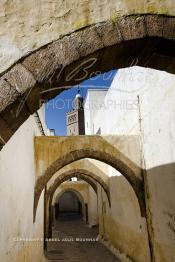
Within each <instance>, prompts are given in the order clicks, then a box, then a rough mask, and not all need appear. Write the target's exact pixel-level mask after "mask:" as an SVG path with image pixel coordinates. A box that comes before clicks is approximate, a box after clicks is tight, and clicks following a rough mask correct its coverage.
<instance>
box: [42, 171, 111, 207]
mask: <svg viewBox="0 0 175 262" xmlns="http://www.w3.org/2000/svg"><path fill="white" fill-rule="evenodd" d="M71 177H77V178H80V179H82V180H84V181H86V182H87V183H89V184H90V185H91V186H92V188H93V189H94V191H95V192H97V187H96V184H95V183H94V182H96V183H98V184H100V186H101V187H102V188H103V190H104V192H105V193H106V195H107V199H108V202H109V206H110V205H111V201H110V192H109V187H108V185H107V184H106V183H105V182H104V181H103V180H102V179H101V178H99V177H98V176H96V175H95V174H93V173H92V172H89V171H88V170H84V169H72V170H69V171H66V172H64V173H62V174H61V175H59V176H58V177H57V178H56V179H55V181H54V182H53V184H52V186H50V187H49V188H48V190H47V196H48V199H50V201H51V202H52V198H53V194H54V192H55V190H56V189H57V187H59V186H60V185H61V184H62V183H63V182H65V181H66V180H68V179H69V178H71Z"/></svg>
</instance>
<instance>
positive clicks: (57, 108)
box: [45, 70, 116, 136]
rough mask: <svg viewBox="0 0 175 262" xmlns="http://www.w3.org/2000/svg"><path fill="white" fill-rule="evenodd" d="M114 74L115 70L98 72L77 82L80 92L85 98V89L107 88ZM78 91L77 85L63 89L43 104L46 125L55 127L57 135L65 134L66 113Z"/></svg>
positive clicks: (69, 109)
mask: <svg viewBox="0 0 175 262" xmlns="http://www.w3.org/2000/svg"><path fill="white" fill-rule="evenodd" d="M115 74H116V70H112V71H110V72H107V73H104V74H100V75H98V76H96V77H93V78H90V79H88V80H85V81H83V82H82V83H81V84H79V88H80V94H81V95H82V96H83V97H84V98H85V96H86V93H87V90H88V89H92V88H99V89H100V88H109V87H110V85H111V83H112V80H113V78H114V76H115ZM77 92H78V87H77V86H73V87H72V88H71V89H68V90H65V91H63V92H62V93H61V94H59V95H58V96H56V97H55V98H54V99H52V100H50V101H49V102H48V103H46V105H45V120H46V125H47V127H48V128H50V129H55V132H56V135H57V136H64V135H66V113H67V112H68V111H71V110H72V102H73V100H74V97H75V95H76V94H77Z"/></svg>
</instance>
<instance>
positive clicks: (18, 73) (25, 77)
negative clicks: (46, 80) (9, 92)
mask: <svg viewBox="0 0 175 262" xmlns="http://www.w3.org/2000/svg"><path fill="white" fill-rule="evenodd" d="M3 78H4V79H6V81H7V82H8V83H9V84H10V86H12V87H14V89H16V90H17V92H18V93H20V94H24V93H25V92H26V91H27V90H29V89H30V88H33V87H34V86H35V84H36V80H35V79H34V77H33V75H32V74H31V73H30V72H29V71H28V70H27V69H26V68H25V67H24V66H23V65H22V64H20V63H19V64H16V65H15V66H14V67H13V68H12V69H10V70H9V71H8V72H7V73H6V74H5V75H4V76H3Z"/></svg>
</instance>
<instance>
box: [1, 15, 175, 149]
mask: <svg viewBox="0 0 175 262" xmlns="http://www.w3.org/2000/svg"><path fill="white" fill-rule="evenodd" d="M78 29H80V28H78ZM174 31H175V18H174V17H172V16H164V15H151V14H135V15H132V14H131V15H128V16H121V17H120V16H119V17H117V18H115V19H113V20H111V19H107V20H105V21H101V23H95V24H91V25H89V26H86V27H85V28H83V27H81V30H78V31H76V30H75V31H74V32H71V33H69V34H68V35H64V34H63V36H62V37H60V38H59V39H58V40H56V41H54V42H51V43H48V44H47V45H45V46H42V47H41V48H40V49H39V50H37V51H34V52H33V53H31V54H29V55H28V56H26V57H22V58H21V59H20V60H19V61H17V62H16V63H15V64H14V65H12V66H11V67H10V68H9V69H7V70H6V71H5V72H3V73H1V77H0V141H1V147H2V146H3V145H4V144H5V143H6V142H7V141H8V140H9V139H10V137H11V136H12V135H13V134H14V132H15V131H16V130H17V129H18V127H19V126H20V125H21V124H22V123H23V122H24V121H25V120H26V119H27V118H28V117H29V116H30V114H33V113H34V112H35V111H36V110H37V109H38V108H39V107H40V106H41V104H42V103H43V102H44V101H45V99H50V98H52V97H54V96H55V95H57V94H59V93H60V92H61V91H62V90H63V88H64V87H65V86H69V87H70V85H74V84H78V83H79V82H81V81H82V80H84V79H86V78H88V77H90V76H91V74H92V73H94V72H96V71H98V72H105V71H108V70H111V69H113V68H122V67H128V66H132V65H139V66H144V67H150V68H155V69H158V70H164V71H167V72H170V73H174V72H175V69H174V68H175V67H174V64H175V58H174V57H175V53H174V50H175V42H174V40H175V34H174Z"/></svg>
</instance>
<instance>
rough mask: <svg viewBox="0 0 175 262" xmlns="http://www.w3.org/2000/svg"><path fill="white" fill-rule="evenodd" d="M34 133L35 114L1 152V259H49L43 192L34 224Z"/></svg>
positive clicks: (7, 260)
mask: <svg viewBox="0 0 175 262" xmlns="http://www.w3.org/2000/svg"><path fill="white" fill-rule="evenodd" d="M34 135H40V132H39V129H38V127H37V125H36V122H35V121H34V117H33V116H31V117H30V118H29V119H28V120H27V121H26V122H25V123H24V124H23V125H22V126H21V127H20V129H19V130H18V131H17V132H16V133H15V135H14V136H13V137H12V138H11V139H10V141H9V142H8V143H7V145H6V146H5V147H4V148H3V150H2V151H1V152H0V177H1V183H0V198H1V201H0V210H1V215H0V232H1V234H0V254H1V258H0V260H1V261H5V262H10V261H14V262H15V261H16V262H20V261H21V262H30V261H31V262H32V261H34V260H35V261H37V262H39V261H40V262H43V261H45V260H44V257H43V241H41V239H42V238H43V212H44V211H43V194H42V197H41V199H40V201H39V209H38V212H37V218H36V222H35V224H33V199H34V185H35V170H34V144H33V138H34ZM29 239H31V240H32V241H29ZM37 239H39V241H37ZM35 240H36V241H35Z"/></svg>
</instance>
